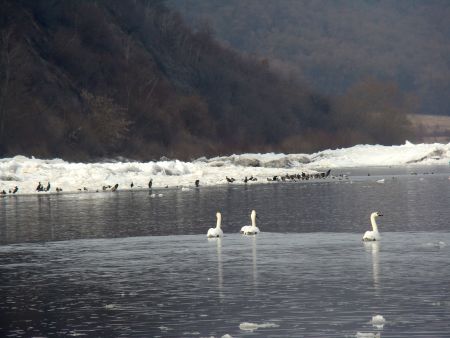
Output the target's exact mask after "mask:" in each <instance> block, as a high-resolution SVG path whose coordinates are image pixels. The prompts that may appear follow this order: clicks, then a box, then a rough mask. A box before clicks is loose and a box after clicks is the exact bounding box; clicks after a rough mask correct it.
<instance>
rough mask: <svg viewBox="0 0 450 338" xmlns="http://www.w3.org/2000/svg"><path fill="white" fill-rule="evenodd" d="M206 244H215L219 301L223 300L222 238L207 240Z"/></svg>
mask: <svg viewBox="0 0 450 338" xmlns="http://www.w3.org/2000/svg"><path fill="white" fill-rule="evenodd" d="M208 242H216V253H217V286H218V290H219V300H223V263H222V238H220V237H217V238H208Z"/></svg>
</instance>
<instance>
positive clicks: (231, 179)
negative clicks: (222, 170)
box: [225, 176, 234, 183]
mask: <svg viewBox="0 0 450 338" xmlns="http://www.w3.org/2000/svg"><path fill="white" fill-rule="evenodd" d="M225 178H226V180H227V182H228V183H233V182H234V178H233V177H232V178H229V177H228V176H225Z"/></svg>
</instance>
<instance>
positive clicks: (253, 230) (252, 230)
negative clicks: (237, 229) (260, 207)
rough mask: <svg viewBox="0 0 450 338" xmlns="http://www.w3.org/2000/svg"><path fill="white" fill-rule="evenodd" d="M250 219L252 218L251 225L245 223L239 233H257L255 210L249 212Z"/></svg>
mask: <svg viewBox="0 0 450 338" xmlns="http://www.w3.org/2000/svg"><path fill="white" fill-rule="evenodd" d="M250 219H251V220H252V225H245V226H243V227H242V228H241V234H244V235H256V234H258V233H259V232H260V231H259V228H258V227H257V226H256V211H255V210H252V213H251V214H250Z"/></svg>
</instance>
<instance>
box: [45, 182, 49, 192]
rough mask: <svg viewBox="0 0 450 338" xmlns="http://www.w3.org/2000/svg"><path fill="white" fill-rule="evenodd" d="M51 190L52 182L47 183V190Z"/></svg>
mask: <svg viewBox="0 0 450 338" xmlns="http://www.w3.org/2000/svg"><path fill="white" fill-rule="evenodd" d="M49 190H50V182H48V183H47V189H45V191H49Z"/></svg>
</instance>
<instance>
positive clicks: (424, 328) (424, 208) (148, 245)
mask: <svg viewBox="0 0 450 338" xmlns="http://www.w3.org/2000/svg"><path fill="white" fill-rule="evenodd" d="M447 177H448V175H435V176H431V175H429V176H423V177H419V176H415V177H410V176H398V177H397V176H396V177H395V178H394V179H392V178H391V177H390V176H386V177H385V178H386V183H385V184H378V183H376V182H375V181H376V179H378V177H373V178H372V177H371V178H366V177H360V178H355V179H353V180H352V181H353V183H350V182H349V181H339V182H321V183H307V184H284V185H282V184H279V185H266V186H249V187H247V188H245V187H220V188H210V189H200V190H191V191H184V192H181V191H175V190H165V191H163V195H164V196H162V197H159V198H151V197H149V196H148V194H147V193H146V192H132V193H129V192H123V193H119V194H97V195H96V194H80V195H67V196H64V195H61V196H57V195H52V196H39V197H36V196H28V197H26V196H23V197H17V198H8V199H2V200H0V204H1V208H2V209H0V212H1V214H0V217H1V218H0V221H1V222H2V223H1V226H0V231H1V232H0V238H1V243H3V246H0V297H1V298H0V336H18V337H21V336H55V335H59V336H68V335H83V334H84V335H88V336H119V335H123V336H136V337H142V336H147V337H148V336H150V337H151V336H155V337H156V336H161V337H206V336H208V337H209V336H216V337H221V336H223V335H225V334H229V335H231V336H233V337H243V336H252V337H258V336H260V337H280V336H283V337H319V336H320V337H355V336H356V335H357V332H360V333H380V335H381V337H448V336H449V335H450V324H449V323H450V321H449V319H450V293H449V291H450V290H449V286H448V281H449V280H450V269H449V268H448V267H449V260H450V258H449V257H450V252H449V251H450V249H449V248H450V233H449V232H448V224H449V223H448V219H449V217H450V212H449V208H448V201H449V197H450V189H449V186H450V181H449V180H448V179H447ZM420 178H424V180H420ZM252 208H255V209H256V210H257V211H258V212H259V216H260V218H261V220H260V223H259V224H258V225H259V227H260V228H261V230H262V231H264V232H263V233H261V234H260V235H258V236H257V237H242V236H240V235H238V234H236V232H237V231H239V229H240V227H241V226H242V225H245V224H248V223H249V212H250V209H252ZM217 209H220V210H221V211H222V214H223V216H224V219H223V225H224V226H223V230H224V232H225V237H224V238H223V239H221V240H207V239H206V238H205V234H206V231H207V229H208V228H209V227H211V226H214V224H215V211H216V210H217ZM376 209H379V210H382V211H383V213H384V215H385V216H384V217H383V218H380V219H379V227H380V231H382V241H381V242H379V243H362V242H361V236H362V234H363V232H364V231H365V230H368V229H369V226H370V222H369V219H368V215H369V213H370V212H371V211H373V210H376ZM186 234H187V235H186ZM151 235H159V236H151ZM129 236H140V237H129ZM114 237H116V238H114ZM23 242H33V243H23ZM14 243H16V244H14ZM378 314H380V315H382V316H383V317H384V318H385V319H386V324H385V325H384V327H383V328H377V327H375V326H374V325H372V324H371V322H370V321H371V319H372V317H373V316H375V315H378ZM246 323H250V324H246ZM255 324H257V325H255ZM361 336H362V335H361Z"/></svg>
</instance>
